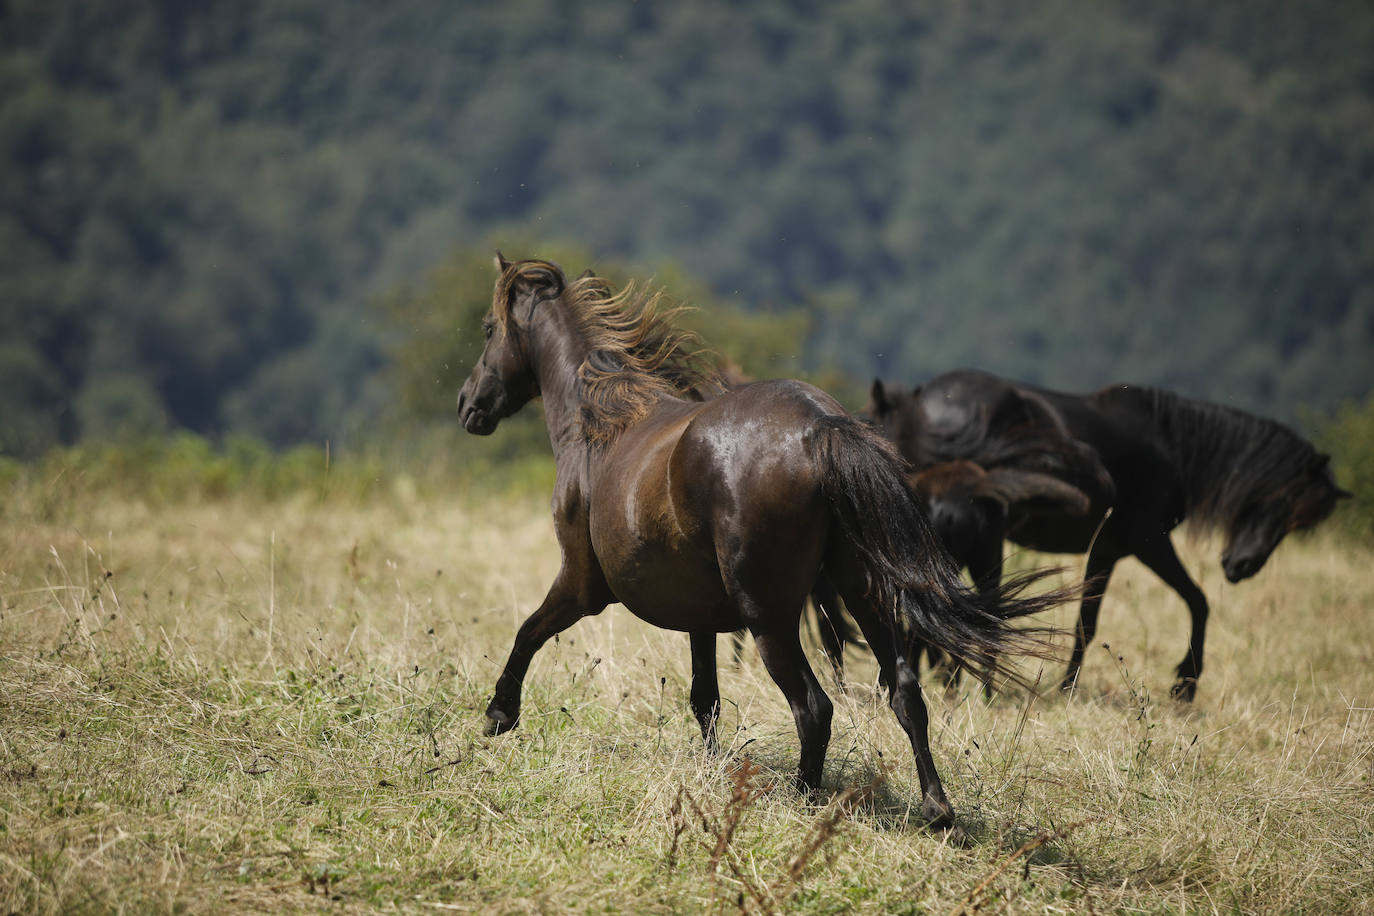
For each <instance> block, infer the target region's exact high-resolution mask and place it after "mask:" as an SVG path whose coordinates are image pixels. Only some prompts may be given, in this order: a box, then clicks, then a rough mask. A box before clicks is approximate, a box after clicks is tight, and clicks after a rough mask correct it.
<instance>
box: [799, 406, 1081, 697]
mask: <svg viewBox="0 0 1374 916" xmlns="http://www.w3.org/2000/svg"><path fill="white" fill-rule="evenodd" d="M813 443H814V451H813V454H814V457H815V460H816V462H817V467H818V469H819V471H820V473H821V480H822V487H823V488H824V491H825V495H826V498H827V500H828V501H829V504H830V514H831V518H832V520H833V522H834V525H835V528H836V529H837V530H836V532H835V535H834V536H833V538H834V540H833V541H832V544H833V545H834V546H832V548H831V550H832V551H835V550H838V551H839V554H838V555H837V556H836V561H837V565H843V566H845V567H848V568H849V569H850V570H852V571H853V572H852V573H851V576H853V575H858V576H861V579H860V580H859V582H858V583H857V584H856V586H855V587H862V588H863V589H864V591H865V592H866V593H867V594H868V595H870V596H872V598H873V599H874V600H875V601H876V603H877V604H878V606H879V607H880V608H882V609H884V612H885V613H888V614H891V615H892V621H893V623H894V624H898V626H897V627H896V628H895V629H894V633H895V634H896V635H898V637H899V642H900V643H902V644H905V646H906V647H907V652H908V654H909V655H910V653H911V651H912V648H913V647H916V646H918V645H919V644H924V645H926V646H932V647H934V648H936V649H940V650H942V651H944V652H946V653H948V654H949V655H951V656H953V657H955V658H958V659H960V660H962V661H963V662H964V664H965V665H966V667H968V668H969V669H970V670H971V671H972V672H973V673H974V674H975V675H977V676H978V677H980V678H981V679H983V680H984V681H985V682H987V683H991V682H992V681H993V680H994V679H995V678H997V677H1005V678H1008V679H1010V680H1012V681H1016V682H1018V683H1023V684H1024V683H1025V679H1024V678H1023V677H1022V676H1021V675H1020V674H1019V673H1018V672H1017V671H1016V670H1015V669H1014V668H1013V667H1011V666H1010V665H1009V664H1008V663H1007V661H1006V656H1007V655H1008V654H1012V655H1033V656H1038V657H1041V658H1048V657H1052V655H1053V651H1052V648H1051V646H1050V645H1049V643H1048V641H1047V639H1046V636H1047V634H1048V633H1049V632H1050V631H1048V630H1046V629H1044V628H1041V629H1020V628H1015V627H1012V626H1009V625H1008V623H1007V621H1008V620H1011V619H1012V618H1015V617H1023V616H1026V615H1028V614H1036V613H1040V612H1042V611H1045V610H1048V609H1050V608H1052V607H1054V606H1055V605H1057V604H1059V603H1061V602H1063V601H1066V600H1069V599H1070V598H1073V597H1076V596H1077V592H1078V590H1075V589H1072V588H1070V589H1057V590H1054V591H1050V592H1048V593H1046V594H1043V595H1035V596H1029V597H1027V596H1024V595H1023V594H1022V592H1023V591H1024V590H1025V588H1026V587H1027V586H1029V585H1030V584H1032V583H1033V582H1036V581H1038V580H1040V579H1042V578H1044V577H1045V576H1047V575H1049V574H1051V573H1052V572H1053V571H1052V570H1041V571H1036V572H1030V573H1026V574H1022V575H1019V576H1016V577H1014V578H1013V579H1011V580H1009V581H1008V582H1005V583H1003V584H1002V586H1001V587H1000V588H998V589H997V590H995V591H992V592H989V593H985V594H980V593H979V592H977V591H975V590H974V589H972V588H970V587H969V586H967V585H965V584H964V581H963V578H962V577H961V576H960V573H959V568H958V566H956V565H955V562H954V560H953V559H952V558H951V557H950V555H949V553H948V552H947V551H946V550H945V548H944V545H943V544H942V543H941V542H940V539H939V537H938V536H937V535H936V534H935V531H934V529H933V528H932V527H931V525H930V520H929V519H928V518H927V517H926V510H925V506H924V505H923V504H922V503H921V502H920V500H918V499H917V498H916V497H915V495H914V494H913V493H912V492H911V490H910V488H909V487H908V486H907V483H906V480H905V477H904V472H905V470H906V462H905V461H904V460H903V459H902V458H901V457H900V456H899V455H898V454H897V452H896V450H895V449H894V447H893V446H892V445H891V444H890V443H889V442H888V441H887V440H886V439H884V438H882V437H881V436H879V435H878V434H877V433H876V432H874V431H873V430H871V429H869V428H868V427H867V426H865V425H864V424H863V423H861V422H860V421H858V420H856V419H854V418H853V417H849V416H831V417H825V418H823V419H822V420H821V421H820V422H819V423H818V424H817V427H816V430H815V434H814V439H813ZM902 636H905V638H904V639H901V637H902ZM909 660H910V661H911V662H912V663H913V666H914V664H915V658H909Z"/></svg>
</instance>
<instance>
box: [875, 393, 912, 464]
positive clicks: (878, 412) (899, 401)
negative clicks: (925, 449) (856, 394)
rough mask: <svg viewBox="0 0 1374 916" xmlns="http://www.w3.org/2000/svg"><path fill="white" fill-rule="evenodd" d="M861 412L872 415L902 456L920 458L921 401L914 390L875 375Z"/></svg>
mask: <svg viewBox="0 0 1374 916" xmlns="http://www.w3.org/2000/svg"><path fill="white" fill-rule="evenodd" d="M863 413H865V414H867V415H868V416H869V417H871V418H872V420H873V423H874V425H876V426H877V427H878V431H879V432H881V433H882V434H883V436H884V437H886V438H887V439H888V440H889V441H891V442H894V443H896V445H897V451H899V452H901V454H902V457H904V458H906V459H907V460H908V461H917V460H919V459H920V457H921V451H920V449H921V445H920V439H921V427H922V423H921V404H920V402H919V401H918V400H917V398H916V392H915V391H914V390H912V389H911V388H908V387H907V386H906V385H901V384H898V383H896V382H884V381H883V380H882V379H880V378H875V379H874V380H873V388H872V389H871V392H870V400H869V404H868V407H866V408H864V411H863Z"/></svg>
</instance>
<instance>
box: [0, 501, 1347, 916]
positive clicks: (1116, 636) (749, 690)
mask: <svg viewBox="0 0 1374 916" xmlns="http://www.w3.org/2000/svg"><path fill="white" fill-rule="evenodd" d="M59 517H62V521H60V522H52V521H46V522H41V521H36V520H35V518H33V517H27V516H25V515H24V514H23V512H22V511H20V510H15V509H14V508H13V507H11V509H10V511H9V514H8V515H5V516H0V600H2V601H3V604H2V606H0V697H3V701H2V703H0V909H3V910H4V911H6V912H11V911H13V912H25V913H45V912H65V911H124V910H127V911H138V912H143V911H153V912H162V911H177V912H189V913H199V912H220V911H224V910H232V911H242V912H252V911H271V912H281V911H295V910H305V911H311V910H321V911H323V910H328V911H331V912H333V911H346V912H350V911H372V910H378V909H396V910H401V911H406V912H439V911H448V910H455V911H481V912H546V911H554V912H561V911H567V910H573V911H611V912H620V911H633V912H661V913H677V912H694V911H703V912H705V911H709V912H730V911H735V910H744V911H748V912H768V911H778V912H782V911H787V912H806V913H832V912H850V911H852V912H870V913H889V912H944V913H950V912H955V911H960V910H962V911H965V912H972V911H983V912H1013V913H1023V912H1024V913H1031V912H1035V913H1038V912H1096V913H1105V912H1142V911H1143V912H1184V911H1188V912H1195V911H1201V912H1219V911H1226V912H1247V913H1248V912H1294V911H1308V912H1341V911H1346V912H1360V911H1367V910H1368V908H1369V907H1370V905H1371V903H1370V901H1371V900H1374V864H1371V863H1372V862H1374V784H1372V782H1371V774H1372V770H1374V639H1371V636H1372V635H1374V632H1372V631H1374V622H1372V621H1371V619H1370V615H1369V608H1370V607H1371V604H1372V603H1374V602H1371V598H1374V574H1371V570H1370V564H1371V560H1374V557H1371V555H1370V554H1369V553H1368V552H1367V551H1361V550H1357V549H1355V548H1350V547H1347V546H1345V545H1343V544H1341V543H1338V542H1335V541H1332V540H1328V539H1323V538H1317V539H1313V540H1307V541H1292V542H1289V543H1286V544H1285V545H1283V547H1281V548H1280V550H1279V552H1278V553H1277V555H1276V556H1275V557H1274V558H1273V559H1272V560H1271V562H1270V565H1269V566H1268V567H1267V568H1266V569H1265V570H1264V571H1263V572H1261V574H1260V575H1259V576H1258V577H1257V578H1256V579H1255V580H1253V581H1252V582H1249V583H1245V584H1243V585H1241V586H1230V585H1226V584H1224V583H1223V580H1222V577H1221V574H1220V570H1219V568H1218V566H1217V564H1216V561H1215V554H1216V550H1217V548H1216V546H1215V545H1210V546H1208V547H1207V548H1206V549H1201V548H1194V547H1190V546H1189V545H1187V544H1184V545H1183V547H1184V549H1185V551H1186V553H1187V559H1186V562H1187V564H1188V566H1189V568H1190V569H1191V570H1192V571H1193V572H1194V573H1195V574H1196V575H1197V576H1198V578H1199V581H1200V582H1201V584H1202V586H1203V588H1204V590H1205V592H1206V593H1207V595H1208V597H1209V598H1210V600H1211V601H1212V603H1213V616H1212V627H1211V630H1210V634H1209V642H1208V664H1207V670H1206V672H1205V673H1204V675H1203V678H1202V682H1201V686H1200V689H1199V694H1198V700H1197V702H1196V703H1194V704H1193V705H1191V706H1180V705H1176V704H1174V703H1173V702H1172V701H1170V700H1169V699H1168V698H1167V690H1168V685H1169V683H1170V680H1171V672H1172V667H1173V665H1174V663H1176V662H1177V660H1178V656H1180V655H1181V654H1182V651H1183V648H1184V645H1185V634H1186V626H1187V624H1186V613H1185V611H1184V608H1183V604H1182V602H1181V601H1180V600H1178V599H1177V597H1176V596H1174V595H1173V594H1172V593H1170V592H1168V591H1167V590H1166V589H1165V588H1164V587H1163V586H1162V585H1161V584H1159V583H1158V582H1157V581H1156V580H1155V579H1154V578H1153V577H1152V576H1150V574H1149V573H1147V572H1145V571H1144V570H1143V569H1142V568H1140V567H1139V566H1136V565H1135V564H1134V563H1133V562H1128V563H1126V564H1123V566H1122V568H1121V569H1120V570H1119V572H1118V576H1117V578H1116V579H1115V580H1114V581H1113V584H1112V590H1111V592H1110V593H1109V596H1108V599H1107V603H1106V605H1105V607H1104V611H1103V615H1102V629H1101V633H1100V641H1105V642H1107V643H1109V644H1110V646H1111V649H1110V650H1107V649H1104V648H1102V647H1101V646H1100V645H1099V646H1097V647H1095V648H1094V649H1093V650H1092V653H1091V654H1090V655H1089V658H1088V663H1087V666H1086V667H1085V671H1084V676H1083V681H1082V684H1081V686H1080V688H1079V690H1078V691H1077V693H1076V694H1074V695H1073V696H1070V697H1063V696H1059V695H1057V694H1054V693H1053V692H1050V691H1047V693H1049V694H1050V695H1048V696H1044V697H1041V698H1034V699H1033V698H1028V697H1026V696H1025V695H1023V694H1008V695H1005V696H1001V697H999V698H997V699H996V700H994V701H993V702H992V703H990V704H989V703H985V702H983V701H982V700H981V699H980V698H979V696H978V694H977V692H976V691H975V690H974V689H973V687H972V685H966V686H965V688H964V689H963V690H962V691H959V692H956V693H953V694H950V695H945V694H943V693H942V692H941V691H939V690H937V689H928V690H927V699H928V701H929V703H930V705H931V708H932V714H933V719H934V722H933V725H932V732H933V734H932V740H933V745H934V750H935V754H936V760H937V763H938V764H939V765H940V767H941V770H942V772H943V774H944V776H945V779H946V782H947V788H948V790H949V793H950V797H951V800H952V801H953V803H954V805H955V807H956V809H957V811H958V812H959V820H960V824H961V827H962V828H963V831H964V833H965V834H966V837H964V838H962V841H960V840H961V838H960V837H959V836H957V835H946V834H942V833H930V832H928V831H927V830H925V829H924V828H923V827H922V826H921V824H920V819H919V814H918V810H917V808H916V806H917V805H918V803H919V794H918V790H917V785H916V777H915V772H914V766H913V765H912V761H911V755H910V751H909V748H908V746H907V744H906V740H905V738H904V736H903V735H902V733H901V732H900V730H899V728H898V727H897V724H896V722H895V720H894V719H893V717H892V715H891V714H890V712H889V711H888V709H887V707H886V703H885V701H884V700H883V698H882V697H880V696H879V695H878V693H877V692H876V690H875V689H874V688H873V686H872V682H873V678H874V671H873V666H872V664H871V661H869V660H867V659H866V658H864V657H863V655H862V653H860V652H855V653H853V654H852V655H851V659H850V670H851V677H850V685H851V686H849V687H848V689H846V690H844V691H839V690H835V689H831V691H830V692H831V693H832V696H833V697H834V699H835V700H836V719H835V734H834V739H833V742H832V745H831V750H830V758H829V763H828V765H827V769H826V785H827V788H828V790H829V792H828V794H827V796H826V797H823V798H819V799H816V798H809V799H808V798H802V797H799V796H798V795H797V794H796V793H795V792H794V791H793V790H792V789H791V788H789V785H788V782H787V777H788V775H789V774H790V773H791V771H792V769H793V768H794V767H795V764H796V738H795V734H794V732H793V728H792V722H791V717H790V715H789V713H788V711H787V707H786V704H785V703H784V702H783V700H782V698H781V696H780V694H779V693H778V692H777V690H776V688H775V687H774V686H773V685H772V683H771V682H770V681H769V680H768V678H767V676H766V674H765V673H764V671H763V668H762V665H761V664H760V663H759V661H758V660H757V658H756V656H755V655H754V653H753V650H752V647H746V651H745V655H744V658H743V660H742V662H741V664H740V665H739V666H738V667H736V666H734V665H732V664H731V662H730V659H729V653H728V649H727V648H726V643H725V641H724V640H722V651H721V662H722V693H723V695H724V697H725V709H724V715H723V722H722V743H723V744H724V746H725V748H724V752H723V753H722V754H721V755H720V756H719V757H718V758H712V757H709V756H707V755H706V754H704V753H703V751H702V750H701V747H700V739H699V737H698V735H697V729H696V726H695V723H694V722H693V720H692V718H691V715H690V712H689V711H688V709H687V701H686V695H687V689H688V679H689V664H688V657H687V641H686V639H685V637H683V636H682V635H680V634H673V633H667V632H663V631H656V630H652V629H651V628H648V627H646V626H644V625H642V624H640V623H638V622H637V621H635V620H634V619H633V618H632V617H630V616H629V615H628V614H627V613H626V612H624V610H623V609H620V608H612V609H611V610H609V611H608V612H606V613H605V614H603V615H601V616H599V617H596V618H591V619H588V620H584V621H582V622H581V623H579V624H578V625H577V626H576V627H574V628H573V629H572V630H570V631H569V632H568V633H567V634H565V635H564V637H563V638H562V639H561V640H559V642H558V643H557V644H550V645H549V646H548V647H547V648H546V649H545V651H544V652H543V653H542V654H541V655H540V656H539V657H538V658H537V659H536V661H535V664H534V666H533V668H532V670H531V672H530V676H529V678H528V681H527V690H526V702H525V707H524V716H523V720H522V724H521V727H520V728H519V729H518V730H517V731H516V732H515V733H513V734H511V735H508V736H503V737H500V738H490V739H489V738H484V737H482V736H481V714H482V710H483V709H484V708H485V704H486V701H487V699H488V696H489V691H490V689H491V686H492V684H493V683H494V681H495V678H496V675H497V672H498V670H499V666H500V664H501V663H502V662H503V661H504V658H505V654H506V652H507V650H508V649H509V645H510V640H511V638H512V636H513V633H514V629H515V626H516V625H517V623H518V622H519V620H520V619H522V618H523V616H524V615H525V614H526V613H527V612H528V611H529V610H530V609H531V608H533V607H534V605H535V604H536V603H537V602H538V601H539V599H540V598H541V597H542V595H543V590H544V588H545V586H546V585H547V584H548V582H549V581H550V580H551V578H552V576H553V573H554V571H555V570H556V568H557V563H558V558H557V550H556V547H555V545H554V542H553V536H552V528H551V524H550V521H549V519H548V516H547V510H546V508H545V503H544V501H543V500H542V499H540V500H526V501H521V500H514V499H493V500H492V501H491V502H489V503H486V504H482V505H474V504H472V503H469V502H462V501H458V500H455V499H452V498H446V497H435V498H426V497H425V496H424V495H420V496H418V497H417V496H415V495H413V494H405V493H398V494H389V495H388V496H387V497H385V498H378V499H376V500H375V501H373V502H370V503H368V504H365V505H358V504H356V503H354V504H348V505H344V504H333V503H330V502H321V501H319V500H318V499H307V498H301V499H299V500H296V501H286V502H262V501H253V500H245V501H241V502H236V501H232V500H230V501H222V502H216V503H208V504H195V503H187V504H182V505H172V506H163V507H157V508H150V507H149V506H147V505H144V504H141V503H139V502H138V501H136V500H128V499H117V500H116V499H111V500H109V501H107V502H103V503H95V504H86V505H81V506H73V507H71V508H70V510H69V511H66V512H65V515H63V513H59ZM1058 559H1064V558H1058ZM1067 559H1068V560H1069V561H1070V562H1074V563H1076V562H1077V559H1076V558H1067ZM1019 562H1029V558H1021V559H1020V560H1019ZM1071 619H1072V618H1071V616H1070V613H1069V611H1067V610H1065V611H1063V612H1061V613H1060V614H1059V615H1058V618H1057V621H1056V622H1057V623H1059V624H1060V625H1067V624H1068V623H1069V622H1070V621H1071ZM815 657H816V659H817V661H818V665H817V667H818V670H819V669H820V664H819V656H818V655H817V656H815ZM1059 674H1060V672H1059V670H1058V668H1054V669H1053V670H1049V671H1047V672H1046V675H1045V683H1047V684H1049V683H1054V682H1057V680H1058V677H1059Z"/></svg>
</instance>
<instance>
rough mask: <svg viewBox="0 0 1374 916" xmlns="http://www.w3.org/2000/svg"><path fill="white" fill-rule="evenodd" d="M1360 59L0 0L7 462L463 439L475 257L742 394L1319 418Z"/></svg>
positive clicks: (544, 15)
mask: <svg viewBox="0 0 1374 916" xmlns="http://www.w3.org/2000/svg"><path fill="white" fill-rule="evenodd" d="M1371 49H1374V5H1371V4H1370V3H1368V2H1367V0H1303V2H1301V3H1295V2H1292V0H1243V2H1242V0H1213V2H1209V3H1195V2H1185V0H1037V2H1021V0H1005V2H997V0H989V2H975V0H967V2H953V0H951V2H938V0H930V2H885V0H857V2H852V3H847V4H830V3H819V2H808V0H795V2H757V3H755V2H750V3H745V2H735V3H732V2H680V3H659V2H647V0H646V2H568V0H524V2H521V3H518V4H475V3H445V2H438V0H396V2H390V3H371V2H358V0H273V2H253V0H223V2H212V0H201V2H196V3H185V2H182V0H102V2H95V3H93V2H88V0H0V160H3V161H2V162H0V280H3V282H2V283H0V454H8V455H11V456H19V457H26V456H32V455H36V454H39V453H42V452H43V451H45V450H46V449H48V448H50V447H51V446H53V445H55V444H60V443H70V442H75V441H79V440H99V439H108V438H118V437H127V436H135V435H140V434H147V433H158V432H161V431H164V430H170V429H184V430H190V431H193V432H196V433H199V434H201V435H204V436H209V437H212V438H223V437H226V436H230V435H244V436H252V437H257V438H260V439H263V440H266V441H268V442H270V443H273V444H276V445H285V444H289V443H294V442H303V441H304V442H317V443H318V442H322V441H326V440H328V441H332V442H335V443H339V442H343V443H348V442H352V441H357V440H359V439H360V438H362V437H365V436H366V435H368V434H369V433H372V434H375V433H376V431H377V430H379V429H382V428H384V427H385V424H386V423H387V422H402V421H405V420H406V419H412V420H413V419H415V418H431V417H432V418H441V419H445V420H447V422H452V417H451V408H452V404H453V398H454V395H455V394H456V389H457V385H458V383H459V382H460V381H461V379H462V377H463V376H464V374H465V373H466V370H467V368H468V365H469V363H470V361H471V359H472V356H473V353H474V352H475V351H473V350H472V349H471V342H472V341H473V340H474V339H475V333H473V334H470V333H469V332H476V330H477V326H476V323H475V320H474V318H473V316H474V314H475V313H477V312H480V311H481V309H482V308H484V307H485V304H486V298H487V297H488V296H489V295H490V284H491V282H492V279H493V277H494V274H493V272H492V270H491V267H490V259H491V254H492V248H493V247H494V246H496V245H498V244H499V245H500V246H501V247H502V248H503V250H504V251H505V252H506V254H508V255H510V256H513V257H522V256H529V255H543V256H547V255H549V254H550V253H555V256H559V254H557V253H561V256H562V257H566V258H569V260H566V261H564V262H563V263H564V265H565V266H566V267H567V268H568V269H569V270H571V271H580V270H581V269H582V268H584V267H586V266H589V265H590V266H593V267H596V268H597V269H598V270H599V271H605V272H610V273H615V275H616V276H623V277H628V276H631V275H633V276H639V277H647V276H649V275H655V276H657V277H658V278H659V280H660V281H663V282H665V283H668V284H669V285H670V287H671V288H672V289H673V291H674V293H675V294H680V295H681V296H682V297H683V298H689V299H691V300H692V301H693V302H694V303H696V304H699V305H701V306H702V311H701V312H700V313H699V316H698V319H697V320H698V321H699V322H700V323H701V324H702V327H703V330H704V332H705V336H706V337H707V339H708V342H709V343H710V344H711V345H712V346H713V347H714V348H715V349H717V350H718V351H720V352H721V353H722V354H723V355H726V356H729V357H731V358H732V359H734V360H735V361H737V362H738V363H739V364H740V365H742V366H743V367H744V368H745V369H746V370H748V371H750V372H753V373H756V374H774V373H786V374H797V373H811V374H812V375H813V377H815V374H816V373H825V372H829V373H830V374H829V375H823V376H821V377H822V378H825V379H828V380H829V382H830V383H832V384H833V385H835V386H836V387H837V388H840V389H846V385H848V386H849V387H848V389H846V390H849V391H861V390H862V386H863V385H864V384H865V382H866V381H867V380H868V379H871V378H872V377H873V376H874V375H883V376H886V377H891V378H899V379H903V380H905V381H908V382H915V381H919V380H920V379H922V378H925V377H927V376H929V375H932V374H934V373H936V372H940V371H943V370H946V369H950V368H954V367H956V366H965V365H968V366H980V367H983V368H987V369H990V370H993V371H996V372H1001V373H1004V374H1008V375H1013V376H1016V377H1020V378H1023V379H1027V380H1031V381H1037V382H1041V383H1044V384H1049V385H1053V386H1056V387H1062V388H1071V389H1087V388H1091V387H1096V386H1098V385H1101V384H1104V383H1106V382H1109V381H1113V380H1130V381H1137V382H1148V383H1153V384H1159V385H1164V386H1167V387H1171V388H1174V389H1176V390H1178V391H1181V392H1183V393H1187V394H1191V395H1195V396H1201V397H1207V398H1211V399H1214V400H1219V401H1224V402H1227V403H1231V404H1235V405H1237V406H1241V407H1244V408H1247V409H1251V410H1254V411H1257V412H1259V413H1262V414H1265V415H1269V416H1276V417H1279V418H1281V419H1285V420H1292V419H1294V418H1296V417H1297V416H1299V414H1300V411H1303V410H1307V411H1309V412H1310V411H1315V412H1317V413H1318V414H1321V413H1323V412H1326V413H1329V412H1331V411H1334V410H1335V409H1336V408H1337V407H1338V406H1339V405H1341V404H1344V403H1347V402H1351V401H1359V400H1363V399H1365V398H1367V397H1368V396H1369V393H1370V392H1371V390H1374V53H1371ZM570 241H573V242H575V247H574V246H570V244H569V242H570ZM842 396H843V395H842ZM853 406H860V405H859V404H854V405H853Z"/></svg>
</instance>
